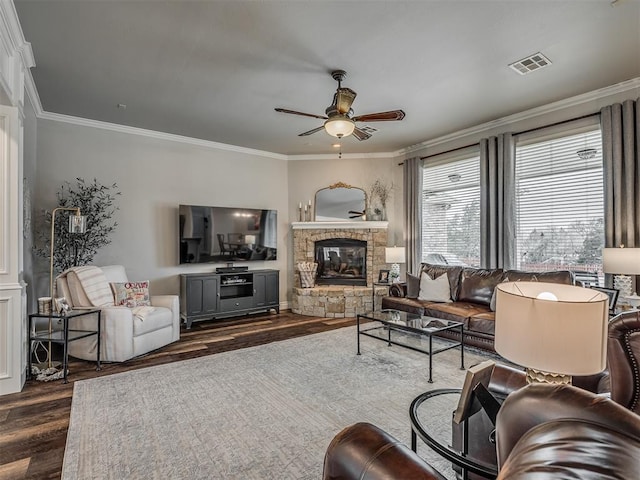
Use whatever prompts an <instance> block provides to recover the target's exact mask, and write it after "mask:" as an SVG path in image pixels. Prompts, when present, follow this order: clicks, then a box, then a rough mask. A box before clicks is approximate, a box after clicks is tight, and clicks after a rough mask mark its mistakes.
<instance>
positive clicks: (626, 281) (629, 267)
mask: <svg viewBox="0 0 640 480" xmlns="http://www.w3.org/2000/svg"><path fill="white" fill-rule="evenodd" d="M602 269H603V270H604V273H612V274H614V275H615V276H614V277H613V287H614V288H616V289H618V290H620V297H621V298H622V299H624V300H625V301H626V298H625V297H630V296H631V295H632V294H633V289H632V288H631V285H632V283H633V281H632V280H633V279H632V277H631V276H630V275H640V248H624V246H621V247H620V248H604V249H602Z"/></svg>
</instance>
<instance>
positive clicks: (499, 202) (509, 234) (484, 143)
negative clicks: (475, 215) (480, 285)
mask: <svg viewBox="0 0 640 480" xmlns="http://www.w3.org/2000/svg"><path fill="white" fill-rule="evenodd" d="M514 198H515V148H514V143H513V136H512V135H511V134H510V133H503V134H501V135H498V136H497V137H490V138H483V139H482V140H480V231H481V232H482V233H481V236H480V258H481V259H482V266H483V267H484V268H504V269H509V268H515V266H516V258H515V224H516V216H515V202H514V200H513V199H514Z"/></svg>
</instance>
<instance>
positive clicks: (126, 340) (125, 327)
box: [69, 307, 133, 362]
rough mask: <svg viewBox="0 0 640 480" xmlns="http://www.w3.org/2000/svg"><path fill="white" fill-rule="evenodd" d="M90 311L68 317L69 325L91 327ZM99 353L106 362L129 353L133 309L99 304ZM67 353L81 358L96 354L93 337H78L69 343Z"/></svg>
mask: <svg viewBox="0 0 640 480" xmlns="http://www.w3.org/2000/svg"><path fill="white" fill-rule="evenodd" d="M93 317H94V315H89V316H82V317H77V318H74V319H72V321H73V328H79V329H86V330H93V329H95V326H96V320H95V318H93ZM100 328H101V330H102V332H101V334H100V356H101V359H102V360H104V361H107V362H121V361H123V360H126V359H128V358H131V357H132V356H133V313H132V312H131V309H130V308H127V307H102V308H101V309H100ZM69 355H72V356H74V357H78V358H82V359H84V360H95V359H96V357H97V338H96V337H95V336H91V337H86V338H82V339H79V340H76V341H74V342H70V343H69Z"/></svg>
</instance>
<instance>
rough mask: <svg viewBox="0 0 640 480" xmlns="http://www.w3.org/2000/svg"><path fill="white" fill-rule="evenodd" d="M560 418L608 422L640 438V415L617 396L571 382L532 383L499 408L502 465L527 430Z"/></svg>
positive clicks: (621, 430) (609, 426)
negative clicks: (623, 404)
mask: <svg viewBox="0 0 640 480" xmlns="http://www.w3.org/2000/svg"><path fill="white" fill-rule="evenodd" d="M558 419H573V420H583V421H585V422H589V423H593V424H597V425H604V426H606V427H607V428H610V429H612V430H616V431H619V432H621V433H623V434H625V435H629V436H632V437H634V438H638V439H640V416H638V415H636V414H634V413H633V412H631V411H629V410H627V409H626V408H624V407H622V406H620V405H618V404H617V403H615V402H614V401H613V400H611V399H609V398H606V397H604V396H600V395H596V394H594V393H591V392H587V391H586V390H582V389H581V388H578V387H574V386H571V385H549V384H531V385H527V386H526V387H524V388H521V389H520V390H518V391H516V392H513V393H512V394H511V395H509V396H508V397H507V399H506V400H505V401H504V403H503V404H502V408H501V409H500V411H499V412H498V421H497V425H496V440H497V456H498V465H499V466H502V464H503V463H504V462H505V460H506V459H507V457H508V456H509V453H510V452H511V450H512V449H513V447H514V446H515V444H516V443H517V442H518V440H519V439H520V438H521V437H522V436H523V435H524V434H525V433H526V432H528V431H529V430H531V429H532V428H533V427H535V426H537V425H540V424H542V423H545V422H548V421H552V420H558Z"/></svg>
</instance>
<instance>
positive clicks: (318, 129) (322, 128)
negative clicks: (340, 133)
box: [298, 125, 324, 137]
mask: <svg viewBox="0 0 640 480" xmlns="http://www.w3.org/2000/svg"><path fill="white" fill-rule="evenodd" d="M320 130H324V125H323V126H321V127H318V128H314V129H313V130H309V131H308V132H303V133H300V134H298V136H299V137H306V136H307V135H313V134H314V133H316V132H319V131H320Z"/></svg>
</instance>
